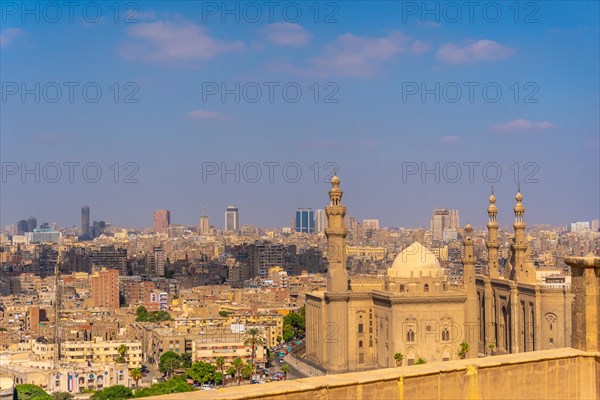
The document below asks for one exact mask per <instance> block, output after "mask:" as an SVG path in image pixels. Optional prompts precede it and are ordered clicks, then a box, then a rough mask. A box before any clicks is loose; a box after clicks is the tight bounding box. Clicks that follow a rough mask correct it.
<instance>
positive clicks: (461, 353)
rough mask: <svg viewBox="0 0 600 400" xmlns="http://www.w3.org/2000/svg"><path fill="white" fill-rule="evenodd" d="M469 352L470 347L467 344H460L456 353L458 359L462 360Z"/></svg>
mask: <svg viewBox="0 0 600 400" xmlns="http://www.w3.org/2000/svg"><path fill="white" fill-rule="evenodd" d="M469 350H471V346H469V343H467V342H462V343H461V344H460V350H459V351H458V358H460V359H461V360H464V359H465V358H466V357H467V353H468V352H469Z"/></svg>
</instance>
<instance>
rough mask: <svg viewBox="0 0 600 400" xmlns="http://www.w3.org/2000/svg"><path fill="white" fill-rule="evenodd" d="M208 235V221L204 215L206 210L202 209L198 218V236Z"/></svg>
mask: <svg viewBox="0 0 600 400" xmlns="http://www.w3.org/2000/svg"><path fill="white" fill-rule="evenodd" d="M209 233H210V223H209V221H208V215H206V208H203V209H202V215H201V216H200V234H201V235H208V234H209Z"/></svg>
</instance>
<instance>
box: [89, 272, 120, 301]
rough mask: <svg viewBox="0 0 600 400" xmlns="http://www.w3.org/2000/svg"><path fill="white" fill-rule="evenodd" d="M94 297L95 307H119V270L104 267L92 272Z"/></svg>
mask: <svg viewBox="0 0 600 400" xmlns="http://www.w3.org/2000/svg"><path fill="white" fill-rule="evenodd" d="M92 299H93V301H94V307H103V308H108V309H110V310H116V309H118V308H119V271H118V270H116V269H106V268H102V269H101V270H100V271H96V272H95V273H94V274H92Z"/></svg>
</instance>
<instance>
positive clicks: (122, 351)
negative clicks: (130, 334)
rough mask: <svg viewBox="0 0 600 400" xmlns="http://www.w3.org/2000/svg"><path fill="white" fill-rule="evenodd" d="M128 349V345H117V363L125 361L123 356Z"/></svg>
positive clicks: (125, 355)
mask: <svg viewBox="0 0 600 400" xmlns="http://www.w3.org/2000/svg"><path fill="white" fill-rule="evenodd" d="M128 351H129V347H127V345H125V344H122V345H120V346H119V348H118V349H117V352H118V353H119V357H118V358H117V362H119V363H124V362H126V361H125V357H127V352H128Z"/></svg>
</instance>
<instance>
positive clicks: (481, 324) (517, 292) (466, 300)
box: [306, 176, 572, 373]
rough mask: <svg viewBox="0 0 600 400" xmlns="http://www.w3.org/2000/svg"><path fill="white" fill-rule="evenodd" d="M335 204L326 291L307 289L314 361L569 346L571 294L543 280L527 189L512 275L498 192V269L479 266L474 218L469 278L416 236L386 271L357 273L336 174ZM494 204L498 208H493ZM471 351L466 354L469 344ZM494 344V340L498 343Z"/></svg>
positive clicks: (381, 363)
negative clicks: (481, 271)
mask: <svg viewBox="0 0 600 400" xmlns="http://www.w3.org/2000/svg"><path fill="white" fill-rule="evenodd" d="M331 183H332V189H331V190H330V191H329V198H330V205H329V206H328V207H326V214H327V218H328V228H327V229H326V230H325V234H326V236H327V239H328V251H327V258H328V261H329V268H328V272H327V290H326V291H324V292H312V293H307V294H306V329H307V337H306V360H307V361H308V362H309V363H311V364H312V365H314V366H316V367H318V368H322V369H324V370H326V371H327V372H328V373H337V372H347V371H357V370H366V369H374V368H381V367H391V366H395V365H396V361H395V359H394V355H395V354H396V353H401V354H402V355H403V359H404V361H403V364H404V365H406V364H408V365H411V364H414V363H416V362H417V361H418V360H419V359H422V360H424V361H426V362H434V361H449V360H454V359H458V358H460V357H468V358H473V357H477V356H478V355H480V354H486V352H487V351H488V350H490V351H491V350H493V351H494V352H498V353H500V354H505V353H517V352H523V351H531V350H540V349H552V348H557V347H567V346H568V345H569V343H570V332H571V318H570V303H571V300H572V295H571V294H570V293H569V292H568V291H567V290H566V289H555V288H549V287H541V286H540V284H539V283H538V282H537V281H536V279H535V269H534V266H533V263H532V262H531V258H530V255H531V252H530V249H529V246H528V242H527V239H526V235H525V222H524V211H525V207H524V206H523V204H522V198H523V196H522V195H521V194H520V193H518V194H517V205H516V206H515V224H514V229H515V235H514V238H513V241H512V244H511V260H510V266H509V268H508V272H507V276H500V274H499V272H498V271H499V269H498V256H497V250H498V247H499V246H498V244H497V223H496V214H497V209H495V205H493V203H494V202H495V198H494V197H493V195H492V198H490V202H491V204H492V205H491V206H490V209H489V210H488V212H489V213H490V223H489V224H488V229H489V232H490V239H489V240H488V251H489V264H490V265H489V268H488V270H489V271H491V272H490V275H491V276H478V275H476V274H475V262H474V260H475V257H474V245H473V238H472V228H471V227H470V225H467V226H466V227H465V232H464V243H463V245H464V251H463V257H462V264H463V268H464V271H463V284H462V285H454V284H452V283H450V282H449V281H448V278H447V276H446V274H445V271H444V269H443V268H441V266H440V263H439V262H438V260H437V258H436V256H435V255H434V254H433V253H432V252H431V251H430V250H429V249H427V248H426V247H425V246H423V245H422V244H420V243H418V242H415V243H413V244H412V245H410V246H409V247H407V248H405V249H404V250H403V251H402V252H401V253H400V254H398V256H397V257H396V259H395V260H394V263H393V265H392V267H391V268H389V269H388V271H387V274H386V276H385V277H384V278H383V279H381V278H377V277H361V278H352V279H350V280H349V279H348V275H347V271H346V255H347V252H346V243H345V238H346V236H347V234H348V231H347V229H346V227H345V226H344V216H345V214H346V207H344V206H343V205H342V203H341V199H342V194H343V192H342V191H341V190H340V188H339V183H340V180H339V178H338V177H337V176H334V177H333V179H332V181H331ZM492 206H493V207H492ZM463 342H466V343H468V344H469V347H470V350H469V351H467V352H466V354H464V355H463V354H461V355H460V356H459V351H460V350H461V343H463ZM490 344H491V345H492V346H489V345H490Z"/></svg>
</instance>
